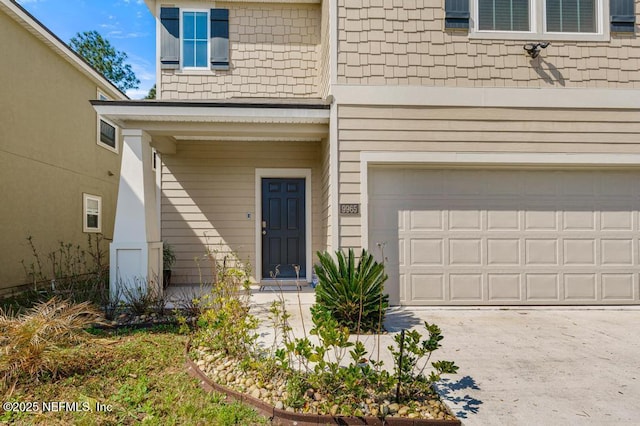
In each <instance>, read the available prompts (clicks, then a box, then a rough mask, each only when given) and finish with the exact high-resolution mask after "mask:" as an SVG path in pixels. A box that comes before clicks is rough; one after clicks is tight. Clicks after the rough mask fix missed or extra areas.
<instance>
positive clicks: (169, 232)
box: [161, 141, 326, 284]
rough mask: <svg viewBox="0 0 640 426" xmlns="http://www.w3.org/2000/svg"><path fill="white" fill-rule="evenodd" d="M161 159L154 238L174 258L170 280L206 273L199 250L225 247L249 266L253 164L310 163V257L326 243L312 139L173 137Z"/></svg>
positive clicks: (315, 144)
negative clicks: (172, 149)
mask: <svg viewBox="0 0 640 426" xmlns="http://www.w3.org/2000/svg"><path fill="white" fill-rule="evenodd" d="M162 162H163V166H162V207H161V211H162V213H161V214H162V240H163V241H164V242H166V243H169V244H171V245H172V246H173V247H174V249H175V253H176V257H177V262H176V265H175V266H174V268H173V272H172V278H171V282H172V283H176V284H181V283H199V282H200V277H199V272H202V274H203V276H204V277H205V280H206V279H209V277H210V266H209V263H208V262H207V261H206V260H204V258H205V253H206V252H207V249H211V250H214V249H215V250H219V252H220V255H219V256H220V258H222V256H224V255H225V254H227V253H229V252H230V251H233V252H235V253H236V254H237V256H238V257H239V259H240V260H241V261H243V262H246V261H247V260H248V261H249V263H250V264H251V265H252V268H253V267H255V265H256V259H255V253H256V247H255V244H256V234H255V232H256V229H255V227H256V217H257V216H256V215H260V212H256V211H255V209H256V207H255V206H256V188H255V179H256V170H255V169H256V168H303V169H304V168H307V169H311V184H312V187H311V192H312V195H311V197H312V199H311V204H312V205H311V209H312V236H311V241H312V251H313V253H314V258H315V252H316V251H318V250H324V249H325V248H326V244H325V241H326V236H325V235H323V233H324V232H326V231H325V230H324V229H323V227H322V223H323V222H325V221H326V219H325V218H323V215H325V214H326V207H325V206H324V205H323V203H324V202H325V200H324V197H323V195H322V194H323V191H322V176H321V173H322V170H321V144H320V142H217V141H215V142H214V141H193V142H180V143H179V144H178V147H177V153H176V154H175V155H166V154H165V155H164V156H163V157H162ZM247 213H250V214H251V218H247ZM196 258H199V259H201V260H202V261H201V262H200V271H199V269H198V263H197V262H196V261H195V259H196ZM254 272H255V271H254Z"/></svg>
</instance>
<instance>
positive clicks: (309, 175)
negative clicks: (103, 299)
mask: <svg viewBox="0 0 640 426" xmlns="http://www.w3.org/2000/svg"><path fill="white" fill-rule="evenodd" d="M93 105H94V108H95V109H96V111H97V112H98V114H100V115H101V116H103V117H106V118H107V119H109V120H111V121H113V122H114V123H116V124H117V125H118V126H119V127H120V128H121V129H122V130H121V133H122V138H123V142H122V173H121V176H120V185H119V190H118V203H117V210H116V220H115V229H114V238H113V242H112V243H111V246H110V286H111V289H112V294H114V293H113V290H114V289H117V288H121V287H122V286H128V287H131V286H135V287H138V288H139V287H144V288H148V287H149V286H153V287H155V289H156V290H158V291H162V289H163V283H162V280H163V273H162V270H163V262H162V251H163V246H164V245H165V244H169V245H170V246H171V248H172V250H173V251H174V253H175V256H176V262H175V264H174V265H172V266H173V267H172V277H171V284H172V286H173V285H177V286H180V287H182V286H189V285H202V284H207V283H210V282H212V279H213V276H214V274H215V273H216V267H217V266H216V263H220V262H223V263H225V265H226V266H229V267H234V268H240V269H242V270H243V271H250V276H251V280H252V282H255V283H256V285H258V286H259V285H260V283H261V282H263V281H265V283H266V284H269V282H268V281H269V280H270V279H272V278H273V277H274V276H275V277H277V278H278V279H279V280H281V281H283V282H286V281H287V280H296V279H297V280H298V281H299V282H301V283H307V282H310V281H311V278H312V265H313V261H314V260H313V259H314V253H315V252H316V251H318V250H325V249H327V248H328V245H327V241H328V239H329V237H328V234H329V232H330V231H329V230H328V228H329V219H328V212H329V210H330V209H329V208H328V203H329V191H330V188H329V187H328V182H329V179H328V176H327V175H326V174H327V173H328V170H329V166H328V161H329V154H328V150H329V147H328V145H329V143H328V133H329V127H328V123H329V105H328V104H327V103H326V102H324V101H321V100H316V99H313V100H297V99H296V100H277V99H274V100H260V101H259V102H256V101H255V100H228V101H224V102H163V101H124V102H121V101H94V102H93ZM214 259H217V262H214Z"/></svg>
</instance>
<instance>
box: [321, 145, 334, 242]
mask: <svg viewBox="0 0 640 426" xmlns="http://www.w3.org/2000/svg"><path fill="white" fill-rule="evenodd" d="M321 148H322V153H321V155H322V163H321V173H322V174H321V176H320V179H321V181H320V190H321V191H322V192H321V199H322V207H323V212H322V235H323V236H324V244H325V246H326V248H327V250H329V251H331V250H332V246H331V236H332V228H331V175H330V173H331V163H330V155H331V153H330V149H331V147H330V144H329V139H324V140H323V141H322V146H321Z"/></svg>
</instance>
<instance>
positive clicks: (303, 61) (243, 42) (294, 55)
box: [160, 2, 326, 99]
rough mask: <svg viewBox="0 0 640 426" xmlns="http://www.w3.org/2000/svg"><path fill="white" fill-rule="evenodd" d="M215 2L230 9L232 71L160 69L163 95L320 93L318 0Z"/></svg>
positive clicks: (207, 96) (204, 96)
mask: <svg viewBox="0 0 640 426" xmlns="http://www.w3.org/2000/svg"><path fill="white" fill-rule="evenodd" d="M216 7H221V8H228V9H229V46H230V68H229V70H222V71H221V70H216V71H208V70H205V71H181V70H162V71H161V76H160V82H161V89H162V95H161V96H162V99H224V98H231V97H281V98H285V97H301V98H313V97H318V91H319V89H318V84H319V81H318V80H319V77H318V76H319V74H318V72H319V70H318V56H319V54H320V50H321V49H320V32H321V31H320V27H321V25H320V21H321V9H320V5H303V4H300V5H287V4H264V3H246V4H245V3H235V2H234V3H222V2H217V3H216ZM324 90H326V88H325V89H324Z"/></svg>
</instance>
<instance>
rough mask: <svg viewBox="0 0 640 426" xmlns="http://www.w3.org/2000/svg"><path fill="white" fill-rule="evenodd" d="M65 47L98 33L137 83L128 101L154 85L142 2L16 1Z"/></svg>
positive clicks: (150, 27)
mask: <svg viewBox="0 0 640 426" xmlns="http://www.w3.org/2000/svg"><path fill="white" fill-rule="evenodd" d="M17 2H18V3H19V4H20V5H21V6H22V7H24V8H25V9H26V10H28V11H29V13H31V14H32V15H33V16H35V17H36V19H38V20H39V21H40V22H42V24H44V25H45V26H46V27H47V28H49V30H51V31H52V32H53V33H54V34H55V35H57V36H58V37H59V38H60V39H61V40H63V41H64V42H65V43H67V44H68V43H69V40H70V39H71V37H73V36H74V35H76V34H77V33H79V32H83V31H92V30H95V31H98V32H99V33H100V34H101V35H102V36H103V37H105V38H106V39H107V40H109V42H110V43H111V44H112V45H113V47H115V48H116V49H117V50H119V51H122V52H124V53H126V54H127V56H128V59H127V63H128V64H130V65H131V67H132V69H133V71H134V72H135V74H136V77H138V80H140V87H139V88H138V89H131V90H128V91H127V95H128V96H129V97H130V98H132V99H141V98H144V97H145V96H146V95H147V93H148V92H149V89H151V87H152V86H153V85H154V84H155V82H156V69H155V53H156V47H155V46H156V37H155V21H154V19H153V16H152V15H151V12H149V9H147V6H146V5H145V4H144V0H17Z"/></svg>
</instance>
